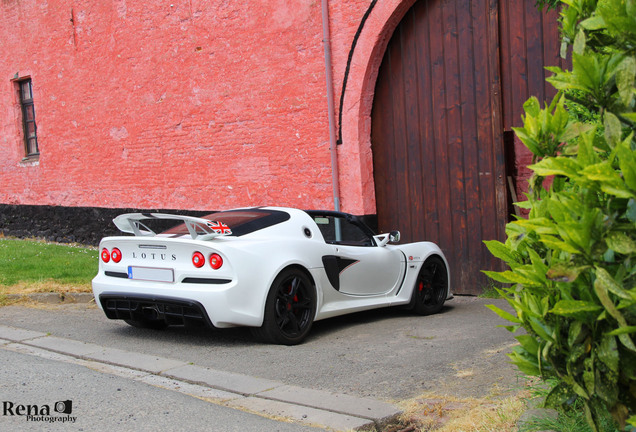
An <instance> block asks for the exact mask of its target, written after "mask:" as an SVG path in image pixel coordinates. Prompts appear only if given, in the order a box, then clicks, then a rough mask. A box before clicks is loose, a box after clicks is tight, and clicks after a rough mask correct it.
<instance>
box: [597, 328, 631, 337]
mask: <svg viewBox="0 0 636 432" xmlns="http://www.w3.org/2000/svg"><path fill="white" fill-rule="evenodd" d="M631 333H636V326H627V327H621V328H617V329H616V330H612V331H611V332H608V333H605V334H606V335H607V336H619V335H622V334H631Z"/></svg>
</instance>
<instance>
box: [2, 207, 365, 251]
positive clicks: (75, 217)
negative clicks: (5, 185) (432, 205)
mask: <svg viewBox="0 0 636 432" xmlns="http://www.w3.org/2000/svg"><path fill="white" fill-rule="evenodd" d="M212 212H213V210H210V211H193V210H171V209H123V208H118V209H113V208H100V207H56V206H29V205H8V204H0V234H1V235H3V236H5V237H17V238H39V239H44V240H47V241H52V242H58V243H79V244H83V245H87V246H97V245H99V241H100V240H101V239H102V237H106V236H112V235H122V233H121V232H120V231H119V230H118V229H117V227H115V224H114V223H113V219H114V218H115V217H116V216H119V215H120V214H123V213H172V214H178V215H188V216H204V215H206V214H210V213H212ZM362 219H363V220H364V222H365V223H366V224H367V225H369V227H371V229H373V230H374V231H377V217H376V216H375V215H368V216H363V217H362ZM144 223H146V222H144ZM146 224H147V225H148V227H149V228H151V229H153V230H154V231H155V232H161V231H163V230H165V229H168V228H169V227H170V226H172V225H174V222H171V221H148V223H146Z"/></svg>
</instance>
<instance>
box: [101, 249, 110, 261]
mask: <svg viewBox="0 0 636 432" xmlns="http://www.w3.org/2000/svg"><path fill="white" fill-rule="evenodd" d="M102 261H104V262H105V263H107V262H108V261H110V252H108V249H102Z"/></svg>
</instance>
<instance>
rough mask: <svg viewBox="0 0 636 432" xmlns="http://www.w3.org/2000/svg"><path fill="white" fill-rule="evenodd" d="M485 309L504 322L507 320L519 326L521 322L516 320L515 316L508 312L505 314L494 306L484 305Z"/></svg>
mask: <svg viewBox="0 0 636 432" xmlns="http://www.w3.org/2000/svg"><path fill="white" fill-rule="evenodd" d="M486 307H487V308H488V309H490V310H491V311H493V312H494V313H496V314H497V315H499V316H500V317H501V318H503V319H505V320H508V321H510V322H513V323H517V324H521V320H520V319H519V318H517V317H516V316H514V315H513V314H511V313H510V312H506V311H505V310H503V309H501V308H498V307H497V306H495V305H486Z"/></svg>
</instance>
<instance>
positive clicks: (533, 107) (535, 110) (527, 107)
mask: <svg viewBox="0 0 636 432" xmlns="http://www.w3.org/2000/svg"><path fill="white" fill-rule="evenodd" d="M523 110H524V111H525V112H526V114H528V115H530V116H532V117H537V116H538V115H539V112H540V111H541V105H540V104H539V99H537V98H536V97H535V96H532V97H530V98H529V99H528V100H527V101H526V102H525V103H524V104H523Z"/></svg>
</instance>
